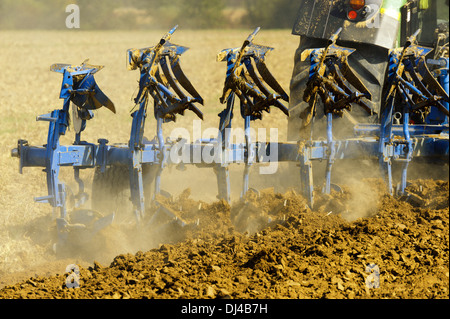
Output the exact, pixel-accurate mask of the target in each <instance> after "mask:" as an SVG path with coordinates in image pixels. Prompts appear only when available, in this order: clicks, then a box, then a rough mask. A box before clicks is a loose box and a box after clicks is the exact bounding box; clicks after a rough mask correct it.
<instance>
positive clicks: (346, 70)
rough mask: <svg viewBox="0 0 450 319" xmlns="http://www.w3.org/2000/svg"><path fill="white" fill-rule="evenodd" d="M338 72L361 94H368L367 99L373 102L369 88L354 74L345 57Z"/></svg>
mask: <svg viewBox="0 0 450 319" xmlns="http://www.w3.org/2000/svg"><path fill="white" fill-rule="evenodd" d="M338 69H339V70H338V71H340V73H341V74H342V76H343V77H344V78H345V79H346V80H347V81H348V82H349V83H350V84H351V85H352V86H353V87H354V88H355V89H357V90H358V91H359V92H361V93H364V94H366V98H367V99H369V100H371V99H372V93H370V91H369V90H368V89H367V87H366V86H365V85H364V83H362V81H361V80H360V79H359V77H358V76H357V75H356V74H355V72H353V70H352V68H351V67H350V65H349V64H348V61H347V58H346V57H343V58H342V59H341V60H340V63H339V65H338Z"/></svg>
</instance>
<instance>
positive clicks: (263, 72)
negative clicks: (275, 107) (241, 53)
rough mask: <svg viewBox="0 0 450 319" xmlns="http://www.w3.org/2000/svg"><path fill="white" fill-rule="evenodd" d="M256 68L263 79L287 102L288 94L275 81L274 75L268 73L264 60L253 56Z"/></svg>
mask: <svg viewBox="0 0 450 319" xmlns="http://www.w3.org/2000/svg"><path fill="white" fill-rule="evenodd" d="M255 64H256V68H257V69H258V72H259V74H261V76H262V78H263V80H264V81H265V82H266V83H267V84H268V85H269V86H270V87H271V88H272V89H273V90H274V91H275V92H277V93H278V94H280V95H281V98H282V99H283V100H285V101H286V102H289V96H288V95H287V94H286V92H285V91H284V90H283V88H282V87H281V85H280V84H279V83H278V82H277V80H276V79H275V77H274V76H273V75H272V73H270V71H269V69H267V66H266V64H265V63H264V60H262V59H257V58H255Z"/></svg>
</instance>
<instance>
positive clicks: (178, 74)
mask: <svg viewBox="0 0 450 319" xmlns="http://www.w3.org/2000/svg"><path fill="white" fill-rule="evenodd" d="M170 65H171V66H172V72H173V74H174V76H175V78H176V79H177V80H178V82H179V83H180V84H181V86H182V87H183V88H184V89H185V90H186V91H187V92H189V94H190V95H191V96H192V97H193V98H195V99H196V100H197V101H198V102H199V103H200V104H201V105H203V98H202V97H201V96H200V94H199V93H198V92H197V90H196V89H195V88H194V86H193V85H192V83H191V82H190V81H189V79H188V78H187V77H186V75H185V74H184V72H183V70H182V69H181V66H180V60H179V58H178V56H176V57H173V58H172V57H171V58H170Z"/></svg>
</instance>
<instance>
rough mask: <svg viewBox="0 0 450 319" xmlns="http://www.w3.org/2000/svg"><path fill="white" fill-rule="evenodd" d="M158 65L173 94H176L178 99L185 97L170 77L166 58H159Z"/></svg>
mask: <svg viewBox="0 0 450 319" xmlns="http://www.w3.org/2000/svg"><path fill="white" fill-rule="evenodd" d="M159 63H160V65H161V69H162V70H163V73H164V75H165V77H166V79H167V82H168V83H169V85H170V86H171V87H172V88H173V90H174V91H175V93H177V94H178V96H179V97H180V99H183V98H185V97H186V95H185V94H184V92H183V91H182V90H181V89H180V87H179V86H178V84H177V82H176V80H175V79H174V78H173V77H172V74H171V73H170V70H169V66H168V64H167V56H163V57H161V60H160V62H159Z"/></svg>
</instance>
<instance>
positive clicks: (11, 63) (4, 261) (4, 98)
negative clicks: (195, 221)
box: [0, 27, 298, 286]
mask: <svg viewBox="0 0 450 319" xmlns="http://www.w3.org/2000/svg"><path fill="white" fill-rule="evenodd" d="M251 31H252V30H233V31H230V30H223V31H190V30H183V28H182V27H180V28H179V29H178V30H177V32H176V33H175V34H174V36H173V37H172V40H171V41H172V42H173V43H176V44H180V45H183V46H187V47H189V48H190V49H189V51H187V52H186V53H185V54H184V55H183V56H182V60H181V65H182V67H183V70H184V71H185V73H186V75H187V76H188V78H189V79H190V80H191V82H192V83H193V85H194V86H195V87H196V88H197V90H198V91H199V93H200V94H201V95H202V96H203V98H204V100H205V106H204V107H202V111H203V113H204V115H205V120H204V122H203V124H202V127H203V128H207V127H217V125H218V120H219V118H218V117H217V114H218V113H219V112H220V111H221V110H222V109H223V106H222V105H220V104H219V96H220V95H221V94H222V88H223V81H224V76H225V71H226V67H225V64H224V63H218V62H216V55H217V53H218V52H219V51H220V50H222V49H224V48H229V47H238V46H240V45H241V44H242V41H243V40H244V39H245V38H246V37H247V35H248V34H249V33H250V32H251ZM165 32H166V30H161V31H150V32H144V31H139V32H113V31H102V32H96V31H95V32H94V31H92V32H90V31H89V32H84V31H6V32H5V31H2V32H0V64H1V72H0V85H1V90H0V110H1V113H2V116H1V119H0V150H1V152H0V156H1V161H0V176H1V179H0V286H2V274H6V273H10V272H13V271H23V270H25V269H27V268H30V267H35V266H37V265H39V264H42V263H43V262H45V261H48V260H50V259H51V258H53V257H52V256H51V254H50V252H51V247H48V246H45V245H44V243H47V239H48V238H46V236H49V233H47V232H46V229H47V228H50V226H51V222H50V221H51V217H52V210H51V207H50V205H48V204H38V203H35V202H34V201H33V198H34V197H35V196H43V195H46V194H47V190H46V186H45V185H46V184H45V174H44V173H43V172H42V171H41V169H40V168H25V169H24V174H23V175H20V174H19V172H18V159H17V158H12V157H11V156H10V151H11V149H12V148H14V147H15V146H16V144H17V140H18V139H21V138H22V139H27V140H28V141H29V143H30V144H31V145H42V144H45V143H46V136H47V129H48V124H47V123H46V122H36V121H35V118H36V116H37V115H40V114H44V113H48V112H50V111H51V110H53V109H55V108H60V107H61V106H62V100H60V99H59V89H60V85H61V75H60V74H58V73H53V72H50V71H49V67H50V65H51V64H53V63H72V64H79V63H81V62H82V61H84V60H85V59H87V58H89V59H90V63H91V64H100V65H104V66H105V68H104V69H103V70H101V71H100V72H99V73H98V74H97V75H96V80H97V83H98V84H99V86H100V88H101V89H102V90H103V91H104V92H105V93H106V94H107V95H108V96H109V97H110V99H111V100H112V101H113V102H114V103H115V106H116V109H117V114H115V115H114V114H112V113H111V112H109V111H108V110H106V109H101V110H99V111H96V112H95V118H94V119H93V120H91V121H90V122H89V123H88V126H87V129H86V131H85V132H84V133H83V135H82V138H83V140H86V141H90V142H94V143H95V142H96V141H97V139H98V138H107V139H108V140H109V141H110V143H118V142H127V141H128V138H129V131H130V128H131V118H130V115H129V114H130V110H131V109H132V107H133V102H132V98H133V97H134V94H135V93H136V88H137V80H138V71H127V69H126V56H125V52H126V50H127V49H129V48H141V47H146V46H152V45H154V44H155V43H156V42H157V41H158V40H159V38H160V37H161V35H162V34H164V33H165ZM255 43H258V44H263V45H268V46H272V47H274V48H275V50H274V51H272V52H271V53H270V54H269V56H268V59H267V65H268V67H269V70H271V72H272V73H273V74H274V76H275V77H276V78H277V79H278V81H279V82H280V84H281V85H282V87H283V88H284V89H285V90H286V91H288V89H289V80H290V77H291V72H292V68H293V56H294V52H295V49H296V47H297V45H298V38H297V37H295V36H293V35H291V33H290V30H276V31H271V30H264V29H263V30H261V31H260V33H259V34H258V36H257V37H256V39H255ZM194 119H196V117H195V115H194V114H191V113H190V112H187V113H186V116H185V117H180V118H179V120H178V121H177V122H176V123H173V124H172V123H170V124H167V125H165V127H164V129H165V133H166V134H168V133H169V132H170V131H171V130H172V129H173V128H175V127H178V126H179V127H186V128H187V129H189V130H190V129H191V127H192V121H193V120H194ZM235 119H236V120H237V121H236V120H235V126H236V127H242V124H243V123H242V121H240V116H239V113H238V112H235ZM153 124H154V121H153V118H152V117H150V118H149V120H147V126H146V132H147V134H146V135H147V137H148V138H152V137H153V135H154V126H153ZM254 127H255V128H258V127H267V128H269V127H277V128H278V130H279V140H280V141H283V140H285V138H286V130H287V119H286V118H285V116H284V115H283V114H282V113H281V112H280V111H278V110H276V109H274V110H273V112H272V113H271V114H270V115H268V114H267V115H265V121H263V122H261V121H257V122H256V123H255V125H254ZM72 141H73V131H69V132H68V133H67V134H66V136H64V137H63V138H62V139H61V142H62V143H64V144H69V143H72ZM92 172H93V170H92V171H91V170H89V172H83V173H82V174H83V176H85V177H87V178H89V177H90V176H91V175H92ZM205 174H206V173H205ZM63 176H65V177H68V178H69V180H67V182H69V186H70V185H73V182H72V180H71V179H70V177H71V175H70V174H65V175H63ZM202 177H203V178H204V179H205V180H206V179H207V180H211V183H210V185H209V184H208V185H203V186H204V188H205V189H207V188H209V189H210V191H211V192H215V189H212V190H211V186H212V188H214V187H215V177H214V175H213V174H212V173H211V174H210V175H207V176H206V175H205V176H203V175H202V176H199V178H202ZM182 178H183V177H180V179H182ZM184 182H185V181H184ZM238 182H240V181H238ZM70 183H72V184H70ZM163 183H164V182H163ZM89 186H90V185H87V187H89ZM163 186H164V184H163ZM176 186H178V188H177V189H176V191H181V190H182V188H183V187H189V186H190V185H189V181H187V182H186V184H183V183H181V184H180V185H176ZM201 194H202V193H201V192H199V193H197V194H196V193H195V189H193V195H197V196H194V197H197V198H198V197H199V196H201ZM210 195H211V194H208V196H210ZM205 196H206V194H205ZM66 264H67V263H66ZM66 264H63V265H62V266H61V269H56V271H60V272H63V271H64V267H65V265H66Z"/></svg>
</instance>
